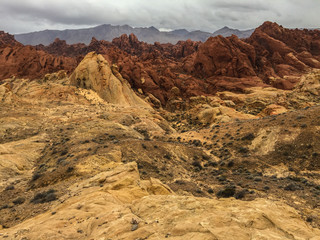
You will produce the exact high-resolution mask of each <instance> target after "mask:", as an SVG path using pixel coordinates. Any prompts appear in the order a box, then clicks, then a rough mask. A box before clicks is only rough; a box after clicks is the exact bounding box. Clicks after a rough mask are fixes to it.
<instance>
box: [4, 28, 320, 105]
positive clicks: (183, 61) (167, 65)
mask: <svg viewBox="0 0 320 240" xmlns="http://www.w3.org/2000/svg"><path fill="white" fill-rule="evenodd" d="M295 39H297V40H295ZM298 39H301V41H300V40H298ZM318 45H319V31H318V30H312V31H311V30H299V29H296V30H289V29H285V28H283V27H281V26H279V25H277V24H276V23H271V22H266V23H264V24H263V25H261V26H260V27H259V28H257V29H256V30H255V31H254V32H253V34H252V35H251V36H250V37H249V38H247V39H245V40H240V39H239V38H237V37H236V36H231V37H227V38H224V37H222V36H217V37H211V38H209V39H208V40H207V41H206V42H205V43H200V42H192V41H190V40H188V41H180V42H178V43H177V44H176V45H172V44H160V43H157V42H156V43H154V44H148V43H144V42H141V41H139V40H138V39H137V37H136V36H135V35H133V34H131V35H130V36H127V35H122V36H121V37H119V38H116V39H114V40H113V41H112V43H111V42H107V41H104V40H101V41H98V40H96V39H92V41H91V43H90V44H89V45H84V44H74V45H68V44H66V42H65V41H61V40H59V39H56V41H55V42H54V43H52V44H51V45H49V46H43V45H42V46H41V45H39V46H37V47H35V48H34V47H30V46H26V47H25V46H22V45H20V47H18V48H17V47H16V48H17V49H16V50H14V49H15V47H10V46H7V48H6V49H4V48H2V50H1V55H2V62H3V64H2V66H4V65H5V64H6V65H10V62H19V61H26V63H23V62H19V64H12V66H11V67H9V68H8V67H6V69H3V71H2V72H3V74H2V75H3V76H2V77H1V78H2V79H3V78H6V77H9V76H11V75H15V76H18V77H29V78H31V79H32V78H37V77H40V76H41V75H44V74H45V73H50V72H54V71H58V70H60V69H65V70H67V71H68V72H70V71H72V70H73V69H75V67H76V66H77V64H78V63H79V62H80V61H81V60H82V59H83V57H84V56H85V55H86V54H87V53H89V52H91V51H96V52H97V53H99V54H102V55H103V56H104V58H105V59H107V61H109V63H110V64H111V65H112V64H116V65H117V66H118V68H119V73H120V74H121V75H122V77H123V78H124V79H126V80H127V81H128V82H129V84H130V85H131V87H132V88H133V89H135V90H136V91H137V90H139V89H140V90H139V91H140V92H142V93H143V94H145V95H146V96H149V97H150V98H153V99H154V98H156V99H158V100H159V101H160V102H161V105H162V106H166V105H167V104H168V102H170V100H172V99H176V100H177V99H184V100H186V99H188V98H189V97H192V96H199V95H204V96H208V95H213V94H215V93H216V92H217V91H223V90H228V91H233V92H244V91H245V89H246V88H250V87H259V86H260V87H268V86H272V87H275V88H279V89H287V90H291V89H293V88H294V86H295V85H296V84H297V82H298V81H299V77H300V76H301V74H302V73H306V72H308V71H310V70H311V69H312V68H319V67H320V64H319V51H318V50H317V48H318ZM10 49H11V50H10ZM12 51H13V52H16V53H15V54H12ZM17 51H18V52H17ZM21 54H24V55H26V56H29V58H30V56H33V57H32V59H31V60H30V59H20V60H16V59H15V58H17V56H21ZM37 61H40V64H39V63H37ZM30 62H31V63H30Z"/></svg>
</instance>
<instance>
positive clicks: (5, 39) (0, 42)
mask: <svg viewBox="0 0 320 240" xmlns="http://www.w3.org/2000/svg"><path fill="white" fill-rule="evenodd" d="M14 45H22V44H21V43H19V42H17V41H16V40H15V39H14V36H13V35H10V34H8V33H5V32H4V31H0V47H1V48H2V47H5V46H14Z"/></svg>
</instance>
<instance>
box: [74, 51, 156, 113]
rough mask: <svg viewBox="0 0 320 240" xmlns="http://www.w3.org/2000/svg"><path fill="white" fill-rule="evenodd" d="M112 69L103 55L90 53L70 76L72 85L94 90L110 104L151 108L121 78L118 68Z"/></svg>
mask: <svg viewBox="0 0 320 240" xmlns="http://www.w3.org/2000/svg"><path fill="white" fill-rule="evenodd" d="M112 69H113V70H112ZM112 69H111V67H110V65H109V63H108V61H106V60H105V59H104V58H103V56H102V55H100V54H96V53H95V52H91V53H88V54H87V55H86V56H85V58H84V59H83V60H82V61H81V63H80V64H79V65H78V67H77V68H76V69H75V70H74V72H73V73H72V75H71V76H70V84H71V85H73V86H77V87H80V88H84V89H92V90H94V91H95V92H97V93H98V95H99V96H100V97H101V98H102V99H104V100H105V101H107V102H108V103H113V104H120V105H125V106H140V107H145V108H150V106H149V105H148V104H147V103H146V102H145V101H143V100H142V99H141V98H139V97H138V96H137V95H136V94H135V93H134V91H133V90H132V89H131V87H130V85H129V83H128V82H127V81H125V80H124V79H123V78H122V77H121V75H120V73H119V72H118V71H117V67H116V66H113V67H112ZM114 74H115V75H116V76H115V75H114Z"/></svg>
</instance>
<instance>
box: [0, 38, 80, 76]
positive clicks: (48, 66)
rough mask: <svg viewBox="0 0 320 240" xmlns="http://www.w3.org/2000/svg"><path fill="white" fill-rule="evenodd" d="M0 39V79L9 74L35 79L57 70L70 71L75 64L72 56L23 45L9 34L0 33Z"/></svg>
mask: <svg viewBox="0 0 320 240" xmlns="http://www.w3.org/2000/svg"><path fill="white" fill-rule="evenodd" d="M0 39H1V40H0V79H5V78H8V77H11V76H17V77H25V78H30V79H35V78H40V77H42V76H44V75H45V74H47V73H53V72H56V71H59V70H66V71H67V72H70V71H71V70H73V69H74V68H75V66H76V64H77V62H76V60H75V59H73V58H69V57H63V56H53V55H51V54H48V53H46V52H44V51H41V50H36V49H35V48H34V47H32V46H23V45H22V44H20V43H18V42H16V41H15V40H14V38H13V36H12V35H9V34H3V33H2V34H0Z"/></svg>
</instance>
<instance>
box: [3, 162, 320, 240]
mask: <svg viewBox="0 0 320 240" xmlns="http://www.w3.org/2000/svg"><path fill="white" fill-rule="evenodd" d="M69 191H70V192H69V195H70V196H71V197H70V198H69V199H66V200H65V201H64V202H63V203H61V204H56V206H54V207H53V208H52V209H51V212H47V213H44V214H41V215H39V216H37V217H36V218H31V219H29V220H28V221H25V222H23V223H21V224H19V225H17V226H14V227H12V228H10V229H3V230H0V234H1V236H6V237H7V238H8V239H20V238H30V239H91V238H93V239H105V238H112V239H132V240H133V239H138V238H148V239H165V238H168V239H186V238H188V239H199V240H203V239H217V238H218V239H220V238H221V239H234V238H235V237H236V238H237V239H241V240H242V239H243V240H246V239H248V238H256V239H268V238H270V236H272V238H273V239H279V240H280V239H292V238H294V239H313V240H316V239H319V237H317V236H319V234H320V231H319V230H318V229H312V228H310V227H308V226H307V225H306V224H305V223H304V222H302V221H301V219H300V217H299V215H298V214H297V212H296V211H295V210H294V209H293V208H291V207H288V206H286V205H284V204H283V203H281V202H276V203H275V202H272V201H269V200H263V199H257V200H254V201H250V202H246V201H241V200H235V199H220V200H217V199H204V198H195V197H193V196H176V195H175V194H174V193H173V192H172V190H171V189H170V188H169V187H168V186H166V185H164V184H162V183H161V182H160V181H158V180H156V179H150V180H141V179H140V176H139V172H138V168H137V164H136V163H135V162H132V163H129V164H122V163H117V164H116V163H115V164H113V165H110V167H109V170H108V171H105V172H102V173H100V174H98V175H96V176H94V177H92V178H90V179H87V180H85V181H82V182H78V183H77V184H75V185H72V186H70V188H69ZM53 213H54V214H53Z"/></svg>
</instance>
